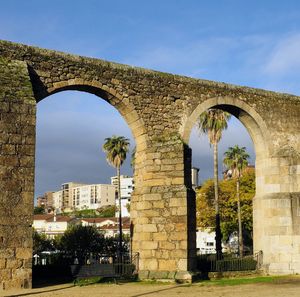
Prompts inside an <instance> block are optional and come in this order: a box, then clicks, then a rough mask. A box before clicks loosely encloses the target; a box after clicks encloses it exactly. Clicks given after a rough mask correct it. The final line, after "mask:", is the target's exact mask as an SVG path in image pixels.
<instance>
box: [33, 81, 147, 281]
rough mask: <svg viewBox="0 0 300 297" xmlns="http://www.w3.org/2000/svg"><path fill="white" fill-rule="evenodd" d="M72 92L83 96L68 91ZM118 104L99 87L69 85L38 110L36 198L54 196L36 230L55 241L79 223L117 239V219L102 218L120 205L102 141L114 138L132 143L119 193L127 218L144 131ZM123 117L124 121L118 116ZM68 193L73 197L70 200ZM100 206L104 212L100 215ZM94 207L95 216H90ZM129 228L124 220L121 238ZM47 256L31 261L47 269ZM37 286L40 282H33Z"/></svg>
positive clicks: (42, 103) (123, 170)
mask: <svg viewBox="0 0 300 297" xmlns="http://www.w3.org/2000/svg"><path fill="white" fill-rule="evenodd" d="M69 89H70V90H76V91H83V92H74V91H71V92H70V90H69ZM88 93H92V94H88ZM93 94H94V95H96V96H97V97H101V98H102V99H105V101H104V100H99V98H97V97H96V96H94V95H93ZM114 100H115V101H114ZM116 100H117V99H116V97H114V96H112V95H111V94H109V93H107V92H104V91H102V90H99V89H97V88H95V87H90V86H71V88H60V89H58V90H55V91H53V92H52V93H51V96H49V97H48V96H47V97H46V98H45V99H43V100H40V101H39V103H38V105H37V126H36V128H37V131H36V135H37V139H36V166H35V168H36V178H35V197H37V196H44V197H47V195H44V194H45V193H47V192H48V193H49V194H51V192H54V193H52V194H53V195H52V205H50V206H51V207H50V208H49V209H48V210H49V213H48V214H46V215H45V218H38V219H37V220H36V222H34V227H36V226H37V228H38V229H39V230H37V231H40V233H42V234H44V235H45V237H47V238H50V239H51V240H54V239H56V238H57V237H58V236H62V234H63V233H64V232H65V231H66V230H67V228H68V227H70V226H71V227H72V226H75V225H78V224H81V225H86V226H93V227H96V228H97V229H99V230H100V232H101V233H107V236H115V235H117V233H118V219H117V217H116V218H115V220H114V219H113V218H111V215H109V218H106V219H100V218H101V217H106V216H107V214H108V213H111V210H109V212H107V210H106V206H107V207H109V206H110V205H111V203H112V202H113V203H114V205H115V204H116V202H117V201H115V185H113V184H112V183H113V180H111V177H114V176H116V170H115V168H113V167H111V166H109V165H108V163H107V162H106V155H105V153H104V152H103V151H102V145H103V144H104V139H105V138H107V137H111V136H113V135H117V136H124V137H125V138H128V139H129V140H130V151H129V152H128V154H127V158H126V161H125V162H124V164H123V166H122V168H121V170H122V171H121V174H122V175H123V177H121V186H122V182H123V181H124V185H123V186H124V189H123V188H121V194H122V211H123V214H124V212H126V213H125V216H126V217H127V216H128V205H127V204H128V202H129V203H130V196H131V194H132V190H133V179H132V175H133V170H132V168H131V165H130V159H131V153H132V150H133V148H134V147H135V145H136V144H138V143H136V144H135V140H136V139H140V138H139V135H138V134H139V133H141V132H140V131H139V130H141V129H142V127H141V125H139V124H138V123H139V121H138V119H137V117H136V115H135V112H134V111H132V110H130V107H128V105H129V104H128V105H126V103H125V102H124V101H125V100H124V101H123V102H121V103H117V102H116ZM111 105H115V106H116V108H113V106H111ZM120 113H121V115H122V116H123V117H122V116H121V117H120ZM124 118H125V120H124ZM128 122H129V123H128ZM132 134H135V135H132ZM141 134H142V133H141ZM135 136H136V137H135ZM138 147H139V146H138ZM66 186H68V188H66ZM126 187H127V188H126ZM129 188H131V191H130V189H129ZM66 192H69V193H68V195H66ZM75 192H76V193H75ZM74 195H75V196H74ZM50 196H51V195H49V196H48V199H49V197H50ZM104 196H105V197H104ZM92 198H93V202H91V200H92ZM50 199H51V198H50ZM81 200H82V201H83V203H81ZM96 200H97V203H96ZM125 200H126V201H127V203H126V204H124V203H125V202H126V201H125ZM64 203H66V205H64ZM92 203H93V205H92ZM96 206H97V208H96ZM98 207H99V208H98ZM102 207H103V209H104V213H101V212H100V211H99V212H98V213H96V210H97V211H98V210H99V209H102ZM123 207H124V208H127V211H125V209H124V208H123ZM90 208H91V209H92V210H95V211H93V212H91V213H89V212H87V210H89V209H90ZM92 213H93V214H94V216H93V215H92ZM95 214H96V216H95ZM47 216H48V217H47ZM123 216H124V215H123ZM83 218H86V219H87V220H82V219H83ZM98 218H99V219H98ZM98 221H99V222H98ZM100 221H101V222H100ZM105 222H106V223H105ZM105 224H106V225H105ZM129 226H130V225H129V219H125V220H123V234H128V235H129V233H130V229H129ZM106 227H107V228H106ZM124 227H125V228H124ZM105 236H106V234H105ZM105 236H104V237H105ZM54 252H55V250H54V251H53V253H54ZM43 255H46V256H45V257H44V256H43V257H44V258H45V259H46V260H45V261H46V262H41V259H38V257H37V256H40V257H42V255H41V253H40V254H39V255H37V256H36V258H34V261H33V262H34V263H35V262H36V263H37V264H39V265H40V264H46V265H48V264H49V262H48V261H53V260H51V257H50V256H49V255H48V254H47V253H46V254H45V253H44V254H43ZM56 256H57V255H56ZM102 257H103V259H104V258H105V257H104V256H102ZM54 258H55V257H54ZM103 259H102V260H103ZM104 260H107V259H106V258H105V259H104ZM104 260H103V261H104ZM33 269H34V267H33ZM33 272H34V270H33ZM36 275H37V274H36V273H34V274H33V276H36ZM33 281H34V282H35V281H36V280H35V278H34V277H33Z"/></svg>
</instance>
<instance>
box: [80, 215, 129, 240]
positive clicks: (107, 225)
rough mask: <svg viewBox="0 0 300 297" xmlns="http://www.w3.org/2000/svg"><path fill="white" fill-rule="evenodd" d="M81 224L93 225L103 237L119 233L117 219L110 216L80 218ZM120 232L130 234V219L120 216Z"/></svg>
mask: <svg viewBox="0 0 300 297" xmlns="http://www.w3.org/2000/svg"><path fill="white" fill-rule="evenodd" d="M80 221H81V224H82V226H95V227H96V228H97V229H98V231H99V232H100V233H101V234H103V235H104V236H105V237H114V236H115V235H117V234H118V233H119V219H118V218H115V217H112V218H81V219H80ZM122 232H123V233H124V234H128V235H129V234H130V219H129V218H128V217H124V218H122Z"/></svg>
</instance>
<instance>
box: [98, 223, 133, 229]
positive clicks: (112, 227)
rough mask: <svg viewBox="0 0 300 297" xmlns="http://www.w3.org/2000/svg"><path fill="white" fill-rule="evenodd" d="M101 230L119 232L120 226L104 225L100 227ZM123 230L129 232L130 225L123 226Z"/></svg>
mask: <svg viewBox="0 0 300 297" xmlns="http://www.w3.org/2000/svg"><path fill="white" fill-rule="evenodd" d="M99 229H100V230H118V229H119V226H118V225H104V226H101V227H99ZM122 229H123V230H127V229H128V230H129V229H130V225H129V224H122Z"/></svg>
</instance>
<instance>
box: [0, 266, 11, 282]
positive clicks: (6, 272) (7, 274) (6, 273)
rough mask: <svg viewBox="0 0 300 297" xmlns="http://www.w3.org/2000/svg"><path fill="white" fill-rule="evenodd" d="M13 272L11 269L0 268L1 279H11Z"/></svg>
mask: <svg viewBox="0 0 300 297" xmlns="http://www.w3.org/2000/svg"><path fill="white" fill-rule="evenodd" d="M11 278H12V274H11V269H7V268H6V269H1V270H0V280H2V281H5V280H11Z"/></svg>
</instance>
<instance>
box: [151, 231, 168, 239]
mask: <svg viewBox="0 0 300 297" xmlns="http://www.w3.org/2000/svg"><path fill="white" fill-rule="evenodd" d="M168 237H169V235H168V233H167V232H158V233H153V240H154V241H166V240H168Z"/></svg>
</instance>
